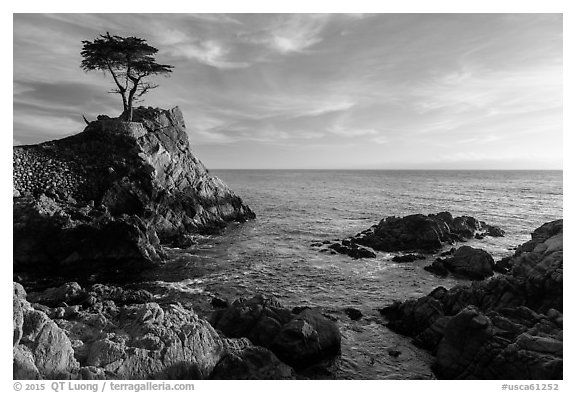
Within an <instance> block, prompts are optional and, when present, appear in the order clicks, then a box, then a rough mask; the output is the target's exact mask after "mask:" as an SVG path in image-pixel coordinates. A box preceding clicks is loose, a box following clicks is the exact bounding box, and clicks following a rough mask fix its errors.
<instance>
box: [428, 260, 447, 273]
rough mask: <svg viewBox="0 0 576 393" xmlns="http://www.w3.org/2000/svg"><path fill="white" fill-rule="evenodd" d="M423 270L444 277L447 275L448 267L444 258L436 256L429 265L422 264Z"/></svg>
mask: <svg viewBox="0 0 576 393" xmlns="http://www.w3.org/2000/svg"><path fill="white" fill-rule="evenodd" d="M424 270H426V271H427V272H430V273H433V274H436V275H437V276H440V277H446V276H447V275H448V268H447V267H446V265H445V260H444V259H441V258H436V260H434V262H432V264H431V265H428V266H424Z"/></svg>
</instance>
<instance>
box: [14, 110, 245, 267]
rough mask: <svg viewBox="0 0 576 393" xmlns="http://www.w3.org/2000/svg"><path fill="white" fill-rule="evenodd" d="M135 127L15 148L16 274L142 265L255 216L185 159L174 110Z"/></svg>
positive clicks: (107, 127) (140, 118)
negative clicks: (165, 250)
mask: <svg viewBox="0 0 576 393" xmlns="http://www.w3.org/2000/svg"><path fill="white" fill-rule="evenodd" d="M133 120H134V121H133V122H123V121H120V120H118V119H111V118H108V117H107V116H99V117H98V120H96V121H94V122H91V123H90V124H89V125H88V126H87V127H86V129H85V130H84V131H83V132H81V133H79V134H76V135H73V136H71V137H68V138H64V139H60V140H55V141H50V142H46V143H42V144H39V145H31V146H19V147H14V156H13V164H14V172H13V173H14V177H13V179H14V184H13V185H14V267H15V271H18V270H36V269H40V268H47V269H54V268H57V269H58V268H63V269H61V270H71V269H72V270H74V268H77V270H83V271H86V269H88V270H93V269H96V268H97V269H101V268H102V267H113V268H114V269H118V268H121V267H125V268H129V269H134V268H141V267H146V266H150V265H153V264H155V263H158V262H159V261H160V260H161V256H162V255H161V251H160V248H159V247H158V246H159V245H160V244H162V243H170V244H181V243H182V241H183V240H186V236H187V235H190V234H195V233H205V232H213V231H216V230H218V229H220V228H222V227H224V226H225V225H226V223H228V222H231V221H245V220H247V219H251V218H254V217H255V215H254V213H253V212H252V211H251V210H250V208H249V207H248V206H246V205H245V204H244V203H243V202H242V200H241V199H240V198H239V197H238V196H236V195H235V194H234V193H233V192H232V191H231V190H230V189H229V188H228V187H227V186H226V185H225V184H224V183H223V182H222V181H221V180H220V179H218V178H217V177H214V176H211V175H210V174H209V173H208V171H207V170H206V168H205V167H204V165H203V164H202V163H201V162H200V161H199V160H198V159H197V158H196V157H195V156H194V155H193V154H192V152H191V150H190V144H189V141H188V136H187V134H186V132H185V125H184V120H183V116H182V113H181V111H180V110H179V109H178V108H173V109H171V110H163V109H153V108H144V107H140V108H137V109H135V110H134V116H133Z"/></svg>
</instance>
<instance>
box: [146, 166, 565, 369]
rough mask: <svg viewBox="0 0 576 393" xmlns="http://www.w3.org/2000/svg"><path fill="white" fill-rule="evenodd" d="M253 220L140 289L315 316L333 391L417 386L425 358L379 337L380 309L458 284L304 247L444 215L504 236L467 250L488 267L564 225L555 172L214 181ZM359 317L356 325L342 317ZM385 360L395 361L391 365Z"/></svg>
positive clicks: (286, 175)
mask: <svg viewBox="0 0 576 393" xmlns="http://www.w3.org/2000/svg"><path fill="white" fill-rule="evenodd" d="M211 173H212V174H214V175H216V176H218V177H220V178H221V179H222V180H223V181H224V182H225V183H226V184H228V186H230V187H231V188H232V189H233V190H234V191H235V193H236V194H238V195H239V196H241V197H242V198H243V200H244V201H245V202H246V203H247V204H248V205H249V206H250V207H251V208H252V210H254V212H255V213H256V215H257V218H256V220H253V221H250V222H247V223H243V224H234V225H231V226H230V227H229V228H228V229H227V230H226V231H225V232H224V233H223V234H221V235H219V236H206V237H199V238H198V239H197V241H198V243H197V244H196V245H195V246H193V247H191V248H189V249H187V250H178V249H171V250H169V254H170V257H171V258H170V261H169V262H168V263H167V264H165V265H164V266H162V267H161V268H158V269H156V270H153V271H151V272H148V273H147V275H146V277H145V283H144V285H145V287H146V288H147V289H149V290H151V291H152V292H153V293H155V294H156V295H157V296H158V297H159V298H166V299H169V300H178V301H180V302H186V303H192V304H193V305H194V307H195V308H196V310H198V312H199V313H200V314H202V315H209V313H210V311H211V310H212V309H211V306H210V305H209V301H210V299H211V297H212V296H220V297H224V298H227V299H229V300H234V299H235V298H237V297H239V296H251V295H253V294H255V293H258V292H262V293H265V294H270V295H274V296H276V297H277V298H278V299H279V300H280V302H282V303H283V304H284V305H285V306H287V307H290V308H291V307H294V306H302V305H309V306H319V307H322V308H323V309H324V310H325V312H326V313H327V314H329V315H331V316H333V317H334V318H336V319H337V323H338V326H339V328H340V331H341V333H342V338H343V340H342V356H341V359H340V360H339V361H338V362H337V364H336V368H335V369H336V371H335V375H334V376H335V377H336V378H341V379H427V378H433V377H434V376H433V374H432V373H431V371H430V364H431V362H432V357H431V356H430V354H428V353H427V352H426V351H423V350H420V349H418V348H416V347H414V346H413V345H412V344H411V343H410V339H408V338H406V337H403V336H400V335H398V334H396V333H393V332H391V331H390V330H389V329H387V328H386V327H385V326H384V321H383V319H382V318H381V317H380V315H379V313H378V309H379V308H382V307H383V306H385V305H388V304H390V303H391V302H392V301H394V300H405V299H409V298H416V297H420V296H423V295H426V294H427V293H429V292H430V291H431V290H432V289H434V288H435V287H437V286H440V285H442V286H445V287H447V288H451V287H453V286H455V285H457V284H464V285H469V282H468V281H464V280H458V279H454V278H450V277H449V278H440V277H436V276H434V275H433V274H431V273H429V272H427V271H425V270H424V269H423V267H424V266H425V265H428V264H429V263H430V262H431V261H432V259H434V258H435V257H433V256H431V257H430V258H429V259H427V260H423V261H417V262H414V263H394V262H392V261H391V258H392V257H393V256H394V255H395V254H394V253H378V256H377V258H374V259H359V260H354V259H352V258H350V257H348V256H345V255H340V254H337V255H330V254H327V253H321V252H318V250H317V249H315V248H312V247H310V244H311V243H313V242H315V241H322V240H334V239H342V238H344V237H348V236H351V235H354V234H356V233H358V232H360V231H362V230H364V229H367V228H369V227H370V226H371V225H373V224H376V223H378V222H379V221H380V220H381V219H382V218H385V217H387V216H392V215H395V216H405V215H408V214H414V213H424V214H428V213H438V212H441V211H449V212H451V213H452V214H453V215H454V216H458V215H471V216H473V217H476V218H478V219H479V220H483V221H486V222H487V223H489V224H492V225H496V226H499V227H501V228H502V229H504V230H505V231H506V236H505V237H504V238H491V237H487V238H485V239H484V240H471V241H469V242H468V243H467V244H468V245H471V246H475V247H481V248H484V249H485V250H487V251H489V252H490V253H491V254H492V255H493V256H494V259H495V260H498V259H500V258H501V257H504V256H506V255H510V254H512V253H513V249H514V247H515V246H517V245H518V244H521V243H523V242H525V241H527V240H529V238H530V232H532V231H533V230H534V229H535V228H537V227H538V226H540V225H542V224H544V223H545V222H548V221H550V220H554V219H558V218H561V217H562V191H563V190H562V172H561V171H316V170H302V171H300V170H214V171H211ZM346 307H354V308H357V309H359V310H361V311H362V313H363V314H364V316H363V318H362V319H361V320H359V321H352V320H350V319H349V318H348V317H347V316H346V314H345V313H344V311H343V309H344V308H346ZM389 350H399V351H400V352H401V354H400V356H399V357H392V356H390V355H389V354H388V351H389Z"/></svg>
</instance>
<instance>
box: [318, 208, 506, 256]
mask: <svg viewBox="0 0 576 393" xmlns="http://www.w3.org/2000/svg"><path fill="white" fill-rule="evenodd" d="M476 235H478V237H484V236H498V237H500V236H504V231H503V230H502V229H500V228H498V227H495V226H492V225H488V224H486V223H485V222H484V221H479V220H477V219H476V218H474V217H470V216H461V217H452V214H450V213H449V212H441V213H438V214H429V215H424V214H412V215H409V216H405V217H387V218H385V219H383V220H382V221H380V222H379V223H378V224H377V225H374V226H372V227H371V228H369V229H366V230H364V231H362V232H360V233H358V234H357V235H355V236H353V237H351V238H349V239H345V240H342V241H337V242H335V243H333V244H332V245H329V246H328V248H329V249H333V250H336V251H337V252H339V253H342V254H348V255H350V256H352V257H353V258H360V257H361V258H370V257H372V255H371V254H370V253H372V251H370V250H368V249H366V248H365V247H370V248H372V249H373V250H376V251H385V252H395V251H417V252H422V253H434V252H437V251H438V250H440V249H441V248H442V247H443V246H444V245H446V244H453V243H454V242H459V241H466V239H471V238H473V237H475V236H476ZM313 246H315V247H322V246H323V243H314V244H313ZM361 246H364V247H361ZM322 250H324V248H321V249H320V251H322ZM372 254H373V253H372ZM373 255H374V256H375V254H373Z"/></svg>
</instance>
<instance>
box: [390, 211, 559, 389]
mask: <svg viewBox="0 0 576 393" xmlns="http://www.w3.org/2000/svg"><path fill="white" fill-rule="evenodd" d="M562 236H563V233H562V220H557V221H553V222H550V223H547V224H545V225H543V226H542V227H540V228H538V229H537V230H536V231H534V233H533V234H532V240H530V241H529V242H527V243H525V244H523V245H521V246H520V247H518V249H517V251H516V253H515V255H514V256H513V257H512V258H511V259H510V261H509V264H510V266H511V269H510V272H509V273H507V274H502V275H500V276H498V277H494V278H492V279H489V280H486V281H481V282H474V283H473V284H472V285H471V286H456V287H454V288H452V289H450V290H446V289H445V288H442V287H439V288H436V289H435V290H434V291H432V292H431V293H430V294H429V295H427V296H425V297H422V298H420V299H416V300H407V301H405V302H395V303H394V304H392V305H390V306H388V307H384V308H383V309H382V310H381V313H382V314H383V315H384V316H385V317H386V318H387V319H388V321H389V322H388V326H389V327H390V328H391V329H393V330H395V331H397V332H399V333H402V334H405V335H408V336H412V337H414V343H415V344H417V345H419V346H421V347H423V348H426V349H429V350H431V351H432V352H433V353H436V361H435V363H434V366H433V369H434V372H435V373H436V375H437V376H439V377H441V378H450V379H562V375H563V374H562V364H563V360H562V358H563V352H562V346H563V345H562V341H563V339H562V337H563V327H562V326H563V325H562V324H563V318H562V306H563V301H562V283H563V278H562V276H563V256H562V252H563V241H562ZM455 255H456V253H455Z"/></svg>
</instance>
